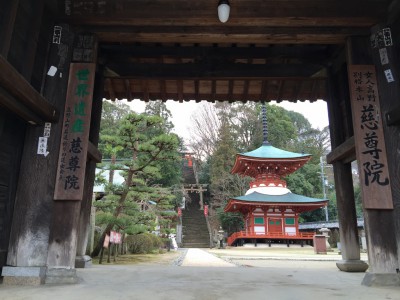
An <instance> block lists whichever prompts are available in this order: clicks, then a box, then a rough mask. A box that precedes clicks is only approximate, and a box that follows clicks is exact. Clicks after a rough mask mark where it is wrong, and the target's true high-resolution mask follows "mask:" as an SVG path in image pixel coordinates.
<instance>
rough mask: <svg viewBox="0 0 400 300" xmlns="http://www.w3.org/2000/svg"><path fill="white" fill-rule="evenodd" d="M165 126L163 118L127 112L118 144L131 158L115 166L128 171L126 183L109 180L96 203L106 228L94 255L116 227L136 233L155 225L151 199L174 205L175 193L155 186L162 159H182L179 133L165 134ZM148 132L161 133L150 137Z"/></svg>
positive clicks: (115, 137)
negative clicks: (127, 151) (163, 128)
mask: <svg viewBox="0 0 400 300" xmlns="http://www.w3.org/2000/svg"><path fill="white" fill-rule="evenodd" d="M162 126H163V120H162V119H161V118H160V117H158V116H147V115H145V114H136V113H130V114H128V115H126V116H125V117H124V118H123V119H122V121H121V122H120V124H119V127H118V131H117V133H116V135H115V136H114V142H115V146H116V147H117V146H118V147H122V148H123V149H126V150H129V152H130V159H127V160H125V161H123V162H120V163H119V164H116V167H115V168H116V169H117V168H118V169H121V170H123V171H124V178H125V182H124V183H123V184H122V185H115V184H113V183H109V184H108V185H107V186H106V192H107V196H106V197H105V200H102V201H97V202H96V204H95V205H96V206H97V207H98V208H99V211H100V212H99V218H98V220H99V222H101V223H102V224H103V225H104V230H103V233H102V235H101V238H100V241H99V243H98V245H97V246H96V248H95V249H94V251H93V253H92V256H96V255H98V253H99V251H100V249H101V247H102V243H103V240H104V237H105V235H106V234H107V233H109V232H110V230H112V229H122V230H124V231H125V232H127V233H133V232H137V231H138V230H139V231H143V230H150V229H151V228H153V227H154V222H155V216H156V215H157V210H154V209H150V208H151V203H150V201H153V202H154V203H155V205H157V204H159V205H160V207H159V208H160V209H161V207H162V209H165V208H166V207H165V205H166V204H167V203H169V204H170V208H172V207H173V204H174V202H173V200H172V199H173V195H172V194H171V192H166V190H165V189H161V188H160V187H159V186H154V185H151V183H152V182H153V181H154V180H156V179H159V178H161V177H162V170H160V168H159V165H158V162H160V161H174V160H179V158H180V157H179V155H178V152H177V149H178V139H177V138H176V135H174V134H167V133H161V132H162V130H161V129H160V128H162ZM159 130H160V131H159ZM148 132H153V133H154V132H160V134H158V135H156V134H151V135H150V136H149V135H148ZM149 183H150V184H149ZM158 216H160V214H158Z"/></svg>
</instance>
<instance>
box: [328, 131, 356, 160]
mask: <svg viewBox="0 0 400 300" xmlns="http://www.w3.org/2000/svg"><path fill="white" fill-rule="evenodd" d="M355 151H356V148H355V143H354V136H352V137H351V138H349V139H347V140H346V141H345V142H344V143H342V144H341V145H339V146H337V147H335V148H334V149H333V150H332V151H331V152H330V153H328V155H327V156H326V162H327V163H328V164H332V163H334V162H336V161H342V162H343V163H350V162H352V161H354V160H356V152H355Z"/></svg>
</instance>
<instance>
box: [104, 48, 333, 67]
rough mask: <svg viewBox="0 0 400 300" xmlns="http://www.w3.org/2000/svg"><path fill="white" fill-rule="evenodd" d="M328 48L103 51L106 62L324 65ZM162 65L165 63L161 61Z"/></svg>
mask: <svg viewBox="0 0 400 300" xmlns="http://www.w3.org/2000/svg"><path fill="white" fill-rule="evenodd" d="M335 48H336V47H334V48H333V49H331V47H330V46H328V45H298V46H296V47H293V46H284V45H275V46H269V47H208V46H204V47H198V46H174V47H172V46H168V45H166V46H163V47H155V46H148V45H108V44H105V45H102V46H101V51H102V53H103V56H104V57H105V60H106V61H114V62H126V61H129V59H131V58H139V57H140V58H160V57H169V58H174V57H175V58H176V57H180V58H192V59H194V58H208V59H210V58H220V57H224V58H225V59H239V58H241V59H247V60H248V61H250V59H256V58H264V59H272V58H280V59H282V58H296V59H297V60H305V61H309V60H312V61H313V62H314V63H318V62H319V63H320V64H322V63H324V62H326V61H327V58H328V57H330V56H331V52H332V51H333V50H334V49H335ZM159 63H162V60H161V59H160V60H159Z"/></svg>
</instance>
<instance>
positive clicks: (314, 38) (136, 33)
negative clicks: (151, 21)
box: [83, 26, 369, 45]
mask: <svg viewBox="0 0 400 300" xmlns="http://www.w3.org/2000/svg"><path fill="white" fill-rule="evenodd" d="M83 30H87V31H92V32H96V34H97V35H98V37H99V40H100V41H101V42H105V43H137V42H141V43H230V44H232V43H244V44H257V43H258V44H313V45H315V44H325V45H332V44H344V43H345V41H346V38H347V37H349V36H353V35H367V34H368V33H369V30H368V28H362V27H351V28H338V27H324V28H321V27H317V28H300V29H299V28H298V27H242V26H240V27H237V28H232V27H220V28H218V27H217V28H213V29H212V31H211V32H210V28H209V27H204V28H199V27H189V28H187V27H176V26H171V27H168V26H162V27H153V28H152V27H151V26H149V27H130V26H116V27H109V26H102V27H100V28H99V27H96V26H87V27H86V26H85V27H83Z"/></svg>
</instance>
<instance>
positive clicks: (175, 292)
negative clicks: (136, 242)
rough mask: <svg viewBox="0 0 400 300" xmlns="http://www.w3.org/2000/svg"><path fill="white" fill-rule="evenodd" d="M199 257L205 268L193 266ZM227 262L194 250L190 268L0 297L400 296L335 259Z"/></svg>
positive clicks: (96, 272)
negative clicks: (340, 266)
mask: <svg viewBox="0 0 400 300" xmlns="http://www.w3.org/2000/svg"><path fill="white" fill-rule="evenodd" d="M236 253H237V252H236ZM206 258H208V259H206ZM196 261H197V264H198V265H202V267H199V266H190V264H194V263H196ZM247 262H249V261H248V260H247ZM225 263H226V262H225V261H223V260H220V259H218V258H216V257H215V256H214V255H211V254H209V253H207V252H206V251H204V250H198V249H189V250H188V251H187V255H186V257H185V259H183V261H182V265H185V267H179V266H176V265H167V266H162V265H153V266H143V265H94V266H93V267H91V268H87V269H79V270H78V275H79V277H80V278H82V281H81V282H80V283H79V284H75V285H44V286H39V287H26V286H25V287H18V286H17V287H16V286H14V287H10V286H4V285H3V286H2V285H0V299H1V300H82V299H83V300H92V299H95V300H114V299H115V300H125V299H135V300H142V299H143V300H158V299H161V300H220V299H221V300H225V299H226V300H228V299H229V300H236V299H238V300H239V299H241V300H242V299H245V300H247V299H249V300H250V299H251V300H264V299H275V300H314V299H323V300H347V299H348V300H357V299H360V300H369V299H373V300H381V299H386V300H400V287H398V288H397V287H396V288H372V287H365V286H362V285H361V281H362V278H363V277H364V274H363V273H345V272H340V271H339V270H338V269H337V268H336V265H335V262H333V261H303V262H302V261H294V262H293V261H287V260H272V261H268V260H265V259H264V260H262V262H261V263H260V264H257V261H256V260H251V266H248V267H246V266H238V267H232V264H227V265H226V264H225ZM321 264H323V265H321ZM220 265H225V266H220ZM217 266H218V267H217ZM317 266H320V267H317Z"/></svg>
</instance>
